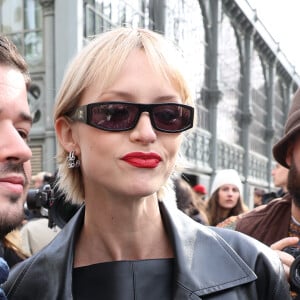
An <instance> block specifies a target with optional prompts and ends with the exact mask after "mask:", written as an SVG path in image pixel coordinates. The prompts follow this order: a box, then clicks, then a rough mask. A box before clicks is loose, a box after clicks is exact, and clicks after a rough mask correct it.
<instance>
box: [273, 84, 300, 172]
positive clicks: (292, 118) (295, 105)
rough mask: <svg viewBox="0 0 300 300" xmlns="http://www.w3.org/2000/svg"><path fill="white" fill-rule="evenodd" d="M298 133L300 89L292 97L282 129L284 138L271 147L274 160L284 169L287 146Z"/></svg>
mask: <svg viewBox="0 0 300 300" xmlns="http://www.w3.org/2000/svg"><path fill="white" fill-rule="evenodd" d="M298 132H300V89H298V91H297V92H296V94H295V95H294V98H293V101H292V105H291V108H290V110H289V113H288V118H287V121H286V123H285V127H284V136H283V137H282V138H281V139H280V140H279V141H278V142H277V143H276V144H275V145H274V147H273V156H274V158H275V159H276V160H277V161H278V162H279V163H280V164H281V165H282V166H284V167H286V168H289V166H288V165H287V163H286V156H287V150H288V144H289V142H290V141H291V140H292V138H293V137H294V135H295V134H296V133H298Z"/></svg>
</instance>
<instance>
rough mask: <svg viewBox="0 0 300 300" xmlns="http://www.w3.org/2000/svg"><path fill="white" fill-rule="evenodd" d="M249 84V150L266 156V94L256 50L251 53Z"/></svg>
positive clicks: (261, 68)
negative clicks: (250, 85) (251, 115)
mask: <svg viewBox="0 0 300 300" xmlns="http://www.w3.org/2000/svg"><path fill="white" fill-rule="evenodd" d="M251 82H252V89H251V98H252V103H251V104H252V105H251V108H252V111H253V119H252V122H251V124H250V149H251V150H252V151H254V152H257V153H260V154H262V155H266V126H267V94H266V84H265V77H264V71H263V67H262V62H261V59H260V57H259V55H258V52H257V51H256V50H254V51H253V59H252V73H251ZM270 117H271V116H270Z"/></svg>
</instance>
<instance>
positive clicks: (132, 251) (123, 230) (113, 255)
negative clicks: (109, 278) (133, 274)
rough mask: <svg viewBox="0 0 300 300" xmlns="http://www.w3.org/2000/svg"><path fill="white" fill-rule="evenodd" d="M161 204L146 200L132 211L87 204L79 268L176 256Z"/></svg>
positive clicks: (79, 245) (78, 250) (78, 249)
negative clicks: (163, 217)
mask: <svg viewBox="0 0 300 300" xmlns="http://www.w3.org/2000/svg"><path fill="white" fill-rule="evenodd" d="M172 256H173V252H172V247H171V243H170V241H169V239H168V236H167V233H166V231H165V228H164V226H163V221H162V218H161V215H160V211H159V206H158V201H157V200H154V199H145V201H142V202H141V203H140V204H137V205H134V206H133V207H131V209H128V208H127V209H125V208H124V207H123V209H121V208H119V209H116V207H114V209H113V210H111V209H107V207H106V209H103V208H102V210H101V212H100V213H99V210H98V213H95V208H93V209H92V210H91V208H90V207H89V206H88V205H87V207H86V212H85V221H84V225H83V228H82V231H81V233H80V236H79V239H78V242H77V245H76V251H75V261H74V265H75V266H82V265H88V264H92V263H97V262H104V261H115V260H137V259H150V258H167V257H172Z"/></svg>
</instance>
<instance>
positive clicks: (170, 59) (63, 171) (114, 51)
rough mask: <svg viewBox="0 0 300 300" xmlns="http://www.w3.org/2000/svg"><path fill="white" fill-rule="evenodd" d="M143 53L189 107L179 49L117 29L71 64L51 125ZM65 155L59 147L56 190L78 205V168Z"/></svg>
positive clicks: (151, 35) (144, 33) (142, 32)
mask: <svg viewBox="0 0 300 300" xmlns="http://www.w3.org/2000/svg"><path fill="white" fill-rule="evenodd" d="M137 48H138V49H143V50H144V51H145V53H146V55H147V57H148V59H149V62H150V64H151V66H152V67H153V68H154V70H155V71H157V72H158V74H160V75H161V76H163V77H164V78H166V79H167V80H168V81H169V82H171V84H172V85H173V86H174V87H175V88H176V89H177V91H178V92H179V94H180V96H181V99H182V102H183V103H184V104H190V105H191V104H192V99H191V94H190V91H189V88H188V84H187V82H186V80H185V78H184V75H183V74H184V69H183V65H182V64H181V63H180V62H181V57H180V55H179V54H180V53H179V51H178V49H176V47H175V46H174V45H173V44H171V43H170V42H169V41H167V40H166V39H165V38H164V37H163V36H162V35H160V34H158V33H155V32H153V31H150V30H147V29H141V28H139V29H133V28H125V27H121V28H117V29H113V30H111V31H108V32H105V33H102V34H100V35H99V36H97V37H95V38H94V39H93V40H92V41H91V42H90V43H89V44H88V45H87V46H86V47H85V48H83V50H82V51H81V52H80V53H79V54H78V55H77V56H76V57H75V59H74V60H73V61H72V62H71V64H70V66H69V68H68V70H67V72H66V74H65V76H64V79H63V82H62V85H61V88H60V90H59V92H58V95H57V99H56V103H55V107H54V121H56V120H57V119H58V118H60V117H62V116H66V115H68V114H69V113H70V112H71V111H74V110H75V108H76V107H77V106H78V104H79V101H80V97H81V95H82V93H83V92H84V91H85V90H86V89H88V88H89V86H90V85H92V84H93V83H94V82H95V81H97V80H98V81H99V78H101V83H100V86H99V90H100V91H101V90H105V89H106V88H108V87H109V86H111V85H112V84H113V82H114V80H115V78H116V77H117V75H118V73H119V71H120V70H121V68H122V66H123V64H124V62H125V60H126V58H127V57H128V55H129V54H130V53H131V52H132V51H133V50H134V49H137ZM67 155H68V153H67V152H66V150H65V149H64V148H63V147H62V145H60V144H59V145H58V154H57V160H58V164H59V167H58V177H59V180H58V187H59V189H60V190H62V191H63V192H64V193H65V195H66V199H67V200H71V201H72V202H73V203H76V204H80V203H82V202H83V200H84V186H83V180H82V174H81V170H80V168H75V169H68V167H67V164H66V157H67Z"/></svg>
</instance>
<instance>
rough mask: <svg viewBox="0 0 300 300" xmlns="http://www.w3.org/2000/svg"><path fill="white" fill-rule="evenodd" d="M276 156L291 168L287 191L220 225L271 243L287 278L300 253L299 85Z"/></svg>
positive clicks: (295, 293)
mask: <svg viewBox="0 0 300 300" xmlns="http://www.w3.org/2000/svg"><path fill="white" fill-rule="evenodd" d="M273 156H274V158H275V159H276V161H277V162H278V163H279V164H280V165H282V166H284V167H286V168H288V169H289V172H288V179H287V190H288V192H287V193H286V194H285V195H284V196H283V197H282V198H278V199H275V200H273V201H271V202H269V203H268V204H267V205H262V206H259V207H257V208H255V209H254V210H252V211H251V212H248V213H246V214H243V215H239V216H238V218H237V219H236V220H235V221H234V222H235V224H232V223H230V224H229V223H228V222H227V224H226V222H224V223H223V224H225V225H226V226H222V225H219V227H230V228H233V229H235V230H237V231H240V232H243V233H245V234H247V235H250V236H252V237H254V238H256V239H258V240H259V241H261V242H263V243H265V244H267V245H269V246H270V247H271V248H272V249H274V250H275V251H276V252H277V254H278V255H279V257H280V259H281V261H282V263H283V265H284V268H285V271H286V275H287V278H289V279H292V278H293V274H292V273H291V272H290V271H291V270H292V271H293V270H294V268H295V263H296V262H295V263H294V264H293V262H294V261H295V258H294V257H295V256H298V255H299V256H300V251H299V249H300V248H299V247H300V245H299V244H300V243H299V241H300V240H299V238H300V89H299V90H298V91H297V92H296V94H295V96H294V98H293V101H292V105H291V108H290V110H289V113H288V118H287V121H286V125H285V130H284V135H283V137H282V138H281V139H280V140H279V141H278V142H277V143H276V144H275V145H274V147H273ZM295 247H296V248H295ZM294 250H295V251H294ZM289 253H293V255H290V254H289ZM293 256H294V257H293ZM296 261H297V260H296ZM295 290H298V291H297V292H295ZM291 295H292V299H300V283H299V284H298V287H297V286H296V287H295V285H294V283H293V282H292V285H291ZM297 295H298V296H297Z"/></svg>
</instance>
